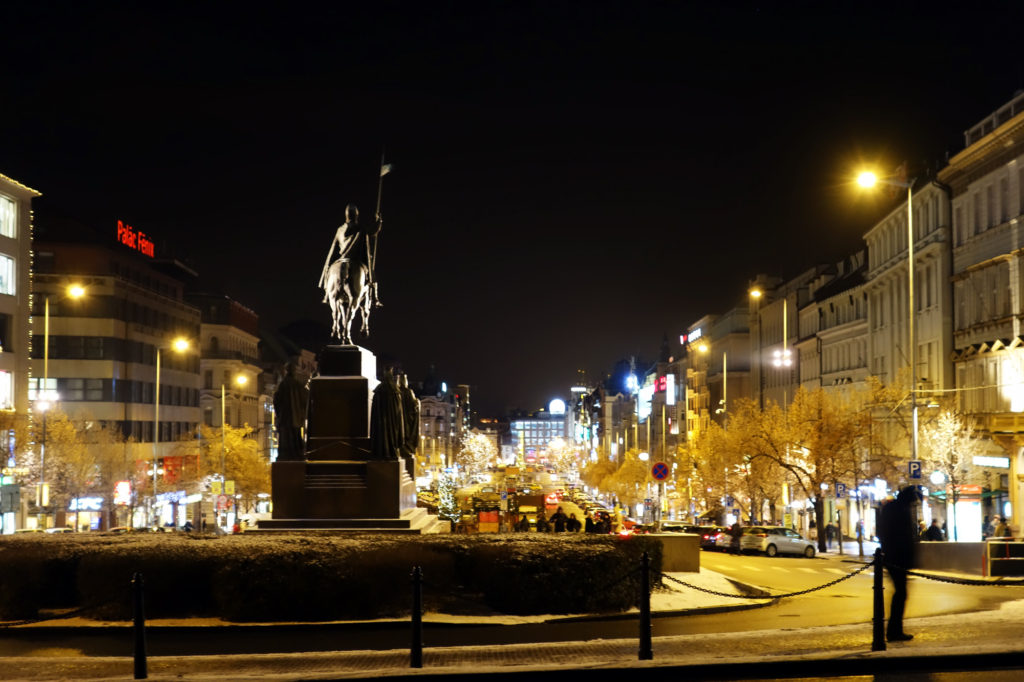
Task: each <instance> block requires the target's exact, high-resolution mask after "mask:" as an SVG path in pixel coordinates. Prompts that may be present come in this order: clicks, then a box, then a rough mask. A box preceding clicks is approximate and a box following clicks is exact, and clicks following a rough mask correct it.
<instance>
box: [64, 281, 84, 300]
mask: <svg viewBox="0 0 1024 682" xmlns="http://www.w3.org/2000/svg"><path fill="white" fill-rule="evenodd" d="M68 296H70V297H71V298H82V297H83V296H85V287H83V286H82V285H81V284H72V285H71V286H69V287H68Z"/></svg>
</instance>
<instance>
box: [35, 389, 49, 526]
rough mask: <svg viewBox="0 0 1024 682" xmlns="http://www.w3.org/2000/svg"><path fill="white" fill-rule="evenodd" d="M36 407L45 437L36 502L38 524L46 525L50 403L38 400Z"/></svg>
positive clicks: (40, 457) (42, 444) (41, 450)
mask: <svg viewBox="0 0 1024 682" xmlns="http://www.w3.org/2000/svg"><path fill="white" fill-rule="evenodd" d="M36 409H37V410H39V411H40V412H42V413H43V437H42V440H41V441H40V442H39V495H38V496H37V497H36V504H37V505H38V506H39V519H38V525H39V526H40V527H42V526H45V525H46V524H45V523H43V519H45V518H46V514H45V512H43V507H45V506H46V504H47V503H48V502H49V499H48V498H49V495H47V490H46V413H47V411H48V410H49V409H50V403H49V401H46V400H37V401H36Z"/></svg>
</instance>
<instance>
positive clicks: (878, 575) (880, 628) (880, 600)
mask: <svg viewBox="0 0 1024 682" xmlns="http://www.w3.org/2000/svg"><path fill="white" fill-rule="evenodd" d="M884 563H885V555H884V554H882V550H881V549H876V550H875V584H874V588H873V589H874V603H873V606H874V608H873V609H872V611H873V612H872V618H871V623H872V637H871V650H872V651H885V587H884V585H883V584H882V566H883V564H884Z"/></svg>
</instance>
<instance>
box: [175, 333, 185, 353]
mask: <svg viewBox="0 0 1024 682" xmlns="http://www.w3.org/2000/svg"><path fill="white" fill-rule="evenodd" d="M171 348H173V349H174V350H176V351H178V352H179V353H183V352H185V351H187V350H188V339H184V338H181V337H178V338H176V339H174V341H173V342H172V343H171Z"/></svg>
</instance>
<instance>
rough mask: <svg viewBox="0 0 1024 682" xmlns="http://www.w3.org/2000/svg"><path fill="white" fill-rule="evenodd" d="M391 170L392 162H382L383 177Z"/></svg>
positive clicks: (381, 171)
mask: <svg viewBox="0 0 1024 682" xmlns="http://www.w3.org/2000/svg"><path fill="white" fill-rule="evenodd" d="M390 172H391V164H390V163H382V164H381V166H380V176H381V177H382V178H383V177H384V176H385V175H387V174H388V173H390Z"/></svg>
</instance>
